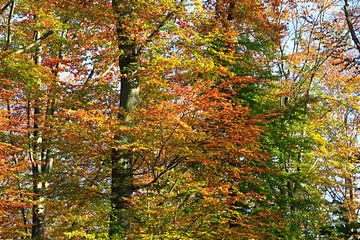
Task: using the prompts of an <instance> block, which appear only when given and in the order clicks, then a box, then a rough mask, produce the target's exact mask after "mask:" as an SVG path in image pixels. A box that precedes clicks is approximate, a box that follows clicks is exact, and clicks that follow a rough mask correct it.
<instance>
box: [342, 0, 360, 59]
mask: <svg viewBox="0 0 360 240" xmlns="http://www.w3.org/2000/svg"><path fill="white" fill-rule="evenodd" d="M344 3H345V5H344V13H345V18H346V23H347V25H348V28H349V31H350V35H351V39H352V40H353V42H354V44H355V46H356V49H357V50H358V52H359V54H360V40H359V39H358V37H357V36H356V30H355V28H354V25H353V23H352V21H351V16H350V11H349V3H348V1H347V0H344Z"/></svg>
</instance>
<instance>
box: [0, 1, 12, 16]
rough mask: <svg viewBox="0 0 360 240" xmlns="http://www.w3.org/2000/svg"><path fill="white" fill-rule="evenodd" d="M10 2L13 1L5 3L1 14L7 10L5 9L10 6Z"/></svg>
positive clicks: (0, 10) (0, 11)
mask: <svg viewBox="0 0 360 240" xmlns="http://www.w3.org/2000/svg"><path fill="white" fill-rule="evenodd" d="M10 4H11V1H10V2H8V3H7V4H5V6H3V7H2V8H1V9H0V15H2V14H3V13H4V12H5V10H6V9H7V8H8V7H9V6H10Z"/></svg>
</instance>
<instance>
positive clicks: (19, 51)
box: [15, 30, 54, 54]
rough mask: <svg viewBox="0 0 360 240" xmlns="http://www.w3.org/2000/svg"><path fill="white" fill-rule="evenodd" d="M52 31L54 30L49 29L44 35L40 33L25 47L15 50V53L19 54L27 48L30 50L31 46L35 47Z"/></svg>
mask: <svg viewBox="0 0 360 240" xmlns="http://www.w3.org/2000/svg"><path fill="white" fill-rule="evenodd" d="M53 33H54V31H52V30H50V31H48V32H46V33H45V34H44V35H42V36H41V37H40V38H38V39H36V40H35V41H34V42H33V43H31V44H29V45H28V46H26V47H25V48H22V49H19V50H17V51H16V52H15V53H16V54H20V53H23V52H26V51H28V50H30V49H31V48H33V47H35V46H36V45H38V44H39V43H40V42H42V41H44V40H45V39H46V38H48V37H49V36H50V35H52V34H53Z"/></svg>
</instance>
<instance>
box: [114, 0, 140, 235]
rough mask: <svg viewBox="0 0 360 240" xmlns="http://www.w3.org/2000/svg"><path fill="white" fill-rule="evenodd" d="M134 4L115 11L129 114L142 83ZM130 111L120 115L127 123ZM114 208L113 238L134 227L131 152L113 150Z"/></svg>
mask: <svg viewBox="0 0 360 240" xmlns="http://www.w3.org/2000/svg"><path fill="white" fill-rule="evenodd" d="M131 6H132V4H131V3H130V2H129V1H126V0H113V9H114V11H115V14H116V19H117V29H116V33H117V38H118V48H119V50H120V52H121V53H122V54H121V56H120V57H119V66H120V72H121V78H120V79H121V90H120V107H121V108H123V109H124V110H125V111H126V112H130V111H131V110H132V109H134V108H135V107H136V105H137V103H138V96H139V81H138V79H137V78H136V76H135V72H136V71H135V70H136V68H137V54H136V43H135V40H134V39H133V38H132V37H131V34H130V32H128V31H127V29H126V25H125V24H126V20H127V19H129V18H131V13H132V9H131ZM126 112H125V113H124V114H121V115H119V116H118V119H119V120H121V121H126V120H128V119H127V116H126ZM115 140H117V141H118V143H119V144H126V143H128V142H129V141H131V140H130V139H129V137H128V136H119V135H117V136H116V137H115ZM111 163H112V170H111V181H112V184H111V194H112V196H111V205H112V213H111V218H110V231H109V234H110V238H113V237H115V236H121V235H123V234H124V232H125V231H126V230H128V229H129V228H130V216H129V214H128V213H127V210H126V209H127V206H126V199H128V198H130V197H131V194H132V192H133V169H132V154H131V152H130V151H127V150H118V149H113V150H112V154H111Z"/></svg>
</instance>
